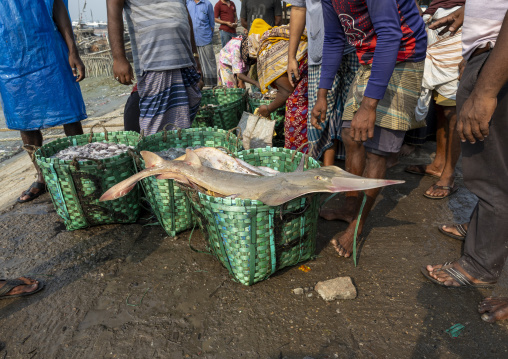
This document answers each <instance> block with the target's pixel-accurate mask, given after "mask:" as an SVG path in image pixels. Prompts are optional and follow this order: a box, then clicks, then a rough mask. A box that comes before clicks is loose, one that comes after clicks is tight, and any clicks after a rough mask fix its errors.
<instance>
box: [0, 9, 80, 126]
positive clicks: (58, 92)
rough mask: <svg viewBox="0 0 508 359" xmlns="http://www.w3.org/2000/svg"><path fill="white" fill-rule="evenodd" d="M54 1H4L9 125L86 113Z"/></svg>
mask: <svg viewBox="0 0 508 359" xmlns="http://www.w3.org/2000/svg"><path fill="white" fill-rule="evenodd" d="M53 2H54V0H1V1H0V97H1V100H2V106H3V109H4V114H5V119H6V123H7V127H8V128H10V129H13V130H24V131H31V130H38V129H42V128H47V127H53V126H57V125H63V124H67V123H73V122H77V121H80V120H83V119H85V118H86V111H85V103H84V102H83V96H82V95H81V90H80V87H79V84H78V83H77V82H76V79H75V78H74V76H73V74H72V69H71V67H70V65H69V55H68V48H67V45H66V43H65V41H64V40H63V37H62V35H61V34H60V32H59V31H58V29H57V27H56V25H55V23H54V21H53ZM64 4H65V5H66V6H67V0H64Z"/></svg>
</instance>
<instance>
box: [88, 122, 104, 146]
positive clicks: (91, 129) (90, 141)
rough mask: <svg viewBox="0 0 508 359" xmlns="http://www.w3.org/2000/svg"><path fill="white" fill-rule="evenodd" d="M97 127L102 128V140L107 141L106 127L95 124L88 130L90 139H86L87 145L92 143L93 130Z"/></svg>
mask: <svg viewBox="0 0 508 359" xmlns="http://www.w3.org/2000/svg"><path fill="white" fill-rule="evenodd" d="M97 126H101V127H102V129H103V130H104V138H105V139H106V141H108V130H106V127H105V126H104V125H103V124H102V123H96V124H95V125H93V126H92V128H90V137H88V143H92V138H93V129H94V128H95V127H97Z"/></svg>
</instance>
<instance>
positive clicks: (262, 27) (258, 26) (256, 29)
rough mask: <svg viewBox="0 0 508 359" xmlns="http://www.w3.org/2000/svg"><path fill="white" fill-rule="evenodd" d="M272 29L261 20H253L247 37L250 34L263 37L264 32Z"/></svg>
mask: <svg viewBox="0 0 508 359" xmlns="http://www.w3.org/2000/svg"><path fill="white" fill-rule="evenodd" d="M271 29H272V27H271V26H270V25H268V24H267V23H266V21H265V20H263V19H254V21H253V22H252V24H251V25H250V31H249V36H250V35H252V34H257V35H259V36H263V34H264V33H265V32H267V31H268V30H271Z"/></svg>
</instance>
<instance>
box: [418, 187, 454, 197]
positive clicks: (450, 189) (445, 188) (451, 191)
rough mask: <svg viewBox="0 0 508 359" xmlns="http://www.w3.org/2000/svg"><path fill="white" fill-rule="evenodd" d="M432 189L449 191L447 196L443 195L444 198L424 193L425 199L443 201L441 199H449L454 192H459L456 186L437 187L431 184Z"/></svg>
mask: <svg viewBox="0 0 508 359" xmlns="http://www.w3.org/2000/svg"><path fill="white" fill-rule="evenodd" d="M432 187H433V188H434V189H444V190H446V191H449V192H448V194H447V195H444V196H431V195H430V194H427V193H424V194H423V195H424V196H425V197H427V198H430V199H443V198H446V197H449V196H451V195H452V194H454V193H455V192H457V191H458V190H459V187H458V186H453V187H451V186H438V185H437V184H433V185H432Z"/></svg>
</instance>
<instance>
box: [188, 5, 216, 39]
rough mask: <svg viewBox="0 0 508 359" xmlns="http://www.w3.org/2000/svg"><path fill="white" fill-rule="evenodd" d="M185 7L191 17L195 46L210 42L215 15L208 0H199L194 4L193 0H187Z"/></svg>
mask: <svg viewBox="0 0 508 359" xmlns="http://www.w3.org/2000/svg"><path fill="white" fill-rule="evenodd" d="M187 9H188V10H189V14H190V17H191V19H192V27H193V29H194V40H195V41H196V46H206V45H208V44H211V43H212V38H213V28H214V27H215V16H214V14H213V6H212V4H211V3H210V1H208V0H199V2H198V3H197V4H196V2H195V1H194V0H187Z"/></svg>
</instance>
